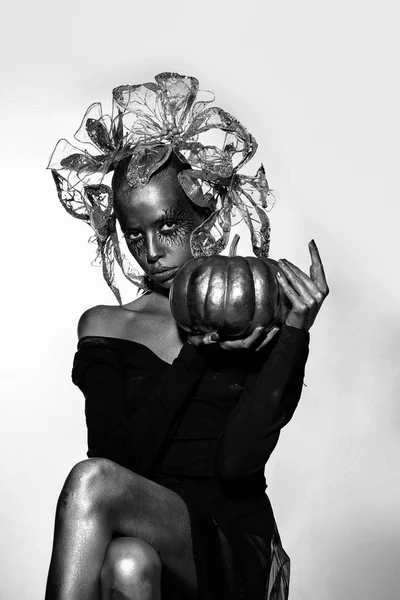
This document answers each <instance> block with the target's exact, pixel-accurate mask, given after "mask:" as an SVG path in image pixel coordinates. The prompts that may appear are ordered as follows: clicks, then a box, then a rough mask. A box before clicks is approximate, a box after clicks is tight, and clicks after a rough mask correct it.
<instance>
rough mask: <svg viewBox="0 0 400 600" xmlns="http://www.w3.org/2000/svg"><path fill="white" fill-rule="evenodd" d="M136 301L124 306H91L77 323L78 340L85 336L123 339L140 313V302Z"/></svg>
mask: <svg viewBox="0 0 400 600" xmlns="http://www.w3.org/2000/svg"><path fill="white" fill-rule="evenodd" d="M139 300H140V299H138V300H137V301H135V302H131V303H130V304H129V308H126V307H124V306H107V305H105V304H99V305H98V306H92V308H89V309H88V310H85V312H84V313H83V314H82V315H81V317H80V319H79V321H78V339H81V338H82V337H85V336H92V335H93V336H102V337H116V338H118V337H125V331H126V329H127V328H129V329H130V330H131V329H132V328H133V327H134V323H135V320H136V319H137V316H138V314H139V313H140V312H141V308H142V307H141V304H142V303H141V302H140V301H139Z"/></svg>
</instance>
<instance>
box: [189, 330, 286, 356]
mask: <svg viewBox="0 0 400 600" xmlns="http://www.w3.org/2000/svg"><path fill="white" fill-rule="evenodd" d="M278 331H279V329H278V328H277V327H274V328H273V329H272V330H271V331H268V332H267V331H266V329H265V327H262V326H259V327H256V328H255V329H254V331H252V333H251V334H250V335H249V336H247V337H246V338H240V339H237V340H222V341H220V338H219V335H218V333H217V332H216V331H215V332H211V333H206V334H204V335H192V336H189V337H188V342H189V343H190V344H193V345H194V346H198V347H200V346H209V345H213V346H215V347H218V348H221V349H222V350H228V351H231V352H238V351H239V350H248V351H249V350H261V348H264V346H266V345H267V344H268V343H269V342H270V341H271V340H272V338H273V337H274V336H275V335H276V333H277V332H278Z"/></svg>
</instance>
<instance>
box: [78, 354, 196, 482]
mask: <svg viewBox="0 0 400 600" xmlns="http://www.w3.org/2000/svg"><path fill="white" fill-rule="evenodd" d="M204 368H205V360H204V358H203V356H202V355H201V354H200V353H199V352H198V351H197V350H196V348H195V347H194V346H193V345H191V344H189V343H185V344H184V345H183V347H182V349H181V351H180V353H179V355H178V356H177V358H176V359H175V360H174V362H173V363H172V366H171V367H170V368H169V369H168V371H167V372H166V373H165V374H164V375H163V376H161V377H160V375H159V374H158V373H157V371H156V372H155V382H156V383H155V387H154V390H153V392H152V393H150V394H149V397H148V398H147V400H146V401H145V402H144V403H141V404H140V405H139V406H138V408H137V410H136V411H135V412H134V413H133V414H130V416H129V417H128V416H127V415H126V414H125V410H126V409H125V394H126V390H125V377H124V370H123V367H122V366H121V361H120V350H118V349H115V348H112V349H110V348H109V349H107V348H94V347H90V346H89V347H85V346H82V347H81V348H80V349H79V350H78V352H77V353H76V354H75V359H74V366H73V369H72V381H73V382H74V383H75V384H76V385H77V386H78V387H79V388H80V390H82V392H83V394H84V396H85V413H86V423H87V428H88V447H89V450H88V452H87V456H88V457H89V458H93V457H103V458H108V459H110V460H113V461H115V462H117V463H118V464H120V465H122V466H126V467H128V468H130V469H131V470H134V471H135V472H137V473H139V474H144V473H146V472H147V471H148V470H149V469H150V468H151V467H152V465H153V464H154V463H155V461H156V460H157V458H158V456H159V453H161V452H162V450H163V448H164V447H165V446H166V445H167V444H168V442H169V441H170V439H171V437H172V436H173V434H174V432H175V429H176V427H177V425H178V424H179V420H180V417H181V415H182V413H183V411H184V408H185V404H186V401H187V400H189V399H190V398H191V396H192V393H193V392H194V390H195V388H196V386H197V384H198V382H199V381H200V379H201V377H202V375H203V372H204ZM157 377H158V382H157Z"/></svg>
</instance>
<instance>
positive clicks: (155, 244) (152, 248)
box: [146, 235, 165, 263]
mask: <svg viewBox="0 0 400 600" xmlns="http://www.w3.org/2000/svg"><path fill="white" fill-rule="evenodd" d="M146 245H147V253H146V254H147V261H148V262H149V263H155V262H157V261H158V260H159V259H160V258H162V257H163V256H164V254H165V248H164V247H163V245H162V244H161V243H160V240H158V239H157V238H156V236H154V235H149V236H148V238H147V244H146Z"/></svg>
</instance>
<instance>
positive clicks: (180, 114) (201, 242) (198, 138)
mask: <svg viewBox="0 0 400 600" xmlns="http://www.w3.org/2000/svg"><path fill="white" fill-rule="evenodd" d="M213 101H214V95H213V94H212V93H211V92H205V91H200V90H199V82H198V80H197V79H196V78H195V77H187V76H184V75H179V74H177V73H170V72H166V73H160V74H158V75H156V77H155V83H154V82H148V83H144V84H140V85H121V86H119V87H116V88H115V89H114V90H113V106H112V115H111V116H109V115H104V114H103V111H102V106H101V104H100V103H98V102H96V103H94V104H91V105H90V106H89V108H88V109H87V111H86V113H85V115H84V117H83V120H82V123H81V124H80V126H79V128H78V130H77V132H76V133H75V135H74V138H75V140H76V141H77V142H79V143H80V144H81V145H82V148H80V147H78V146H75V145H72V144H71V143H69V142H68V141H67V140H65V139H61V140H59V142H58V143H57V145H56V147H55V149H54V151H53V153H52V155H51V158H50V160H49V164H48V166H47V168H48V169H51V171H52V175H53V177H54V180H55V184H56V188H57V193H58V197H59V200H60V202H61V204H62V205H63V206H64V208H65V210H66V211H67V212H68V213H69V214H70V215H72V216H74V217H76V218H78V219H81V220H83V221H86V222H87V223H88V224H89V225H90V226H91V228H92V229H93V231H94V235H93V236H92V237H91V238H90V239H89V241H90V242H96V243H97V253H96V258H95V260H94V264H99V265H101V266H102V268H103V275H104V278H105V280H106V282H107V284H108V285H109V286H110V288H111V289H112V291H113V293H114V295H115V297H116V298H117V300H118V302H119V303H120V304H121V296H120V293H119V290H118V286H117V284H116V281H115V263H117V264H118V266H119V267H120V269H121V270H122V272H123V274H124V275H125V277H126V278H127V279H128V280H129V281H131V282H132V283H134V284H135V285H137V286H138V287H139V288H141V289H147V287H146V277H145V276H143V275H140V274H139V273H138V272H137V271H136V270H135V269H134V268H133V267H132V266H131V264H130V261H129V260H128V259H127V258H126V257H125V255H124V254H123V253H122V251H121V248H120V243H119V239H118V234H117V228H116V218H115V214H114V211H113V197H112V196H113V194H112V189H111V187H110V185H107V183H105V181H106V178H107V176H108V174H109V173H111V172H112V171H113V170H114V169H115V167H116V165H117V164H118V163H119V162H120V161H121V160H122V159H124V158H126V157H128V156H130V157H131V158H130V161H129V165H128V170H127V181H128V184H129V185H130V186H131V187H138V186H144V185H146V184H147V183H148V181H149V179H150V178H151V176H152V175H153V173H155V171H157V170H158V169H159V168H160V167H161V166H162V165H163V164H164V163H165V162H166V161H167V160H168V158H169V157H170V155H171V153H172V152H174V153H175V155H176V156H177V157H178V158H179V159H180V160H181V161H183V162H186V163H188V164H189V165H190V168H189V169H185V170H184V171H182V172H180V173H179V175H178V179H179V182H180V185H181V186H182V188H183V190H184V192H185V193H186V195H187V196H188V198H189V199H190V200H191V201H192V202H194V203H195V204H197V205H198V206H202V207H205V206H208V207H210V208H211V209H212V214H211V215H210V216H209V217H208V219H206V220H205V221H204V222H203V223H202V224H201V225H200V226H199V227H197V228H196V229H195V230H194V231H193V232H192V235H191V240H190V244H191V251H192V254H193V256H194V257H199V256H209V255H211V254H218V253H220V252H222V251H223V250H224V249H225V247H226V246H227V244H228V240H229V236H230V231H231V227H232V226H233V225H236V224H237V223H239V222H240V221H242V220H244V221H245V223H246V225H247V227H248V228H249V230H250V235H251V242H252V247H253V251H254V254H255V255H256V256H258V257H261V256H265V257H266V256H268V252H269V239H270V222H269V218H268V216H267V214H266V213H267V211H269V210H270V209H271V208H272V206H273V195H272V193H271V190H270V188H269V186H268V182H267V179H266V175H265V171H264V167H263V166H262V165H261V166H260V167H259V169H258V170H257V172H256V174H255V175H254V176H253V177H251V176H247V175H243V174H241V173H238V171H239V169H241V168H242V167H243V166H244V165H245V164H246V163H247V162H248V161H249V160H250V159H251V158H252V157H253V156H254V154H255V152H256V150H257V142H256V140H255V139H254V137H253V136H252V135H251V134H250V133H249V132H248V131H247V129H246V128H245V127H243V125H242V124H241V123H240V122H239V121H238V120H237V119H235V117H233V116H232V115H230V114H229V113H227V112H226V111H224V110H223V109H222V108H218V107H216V106H209V105H210V104H211V103H212V102H213ZM236 216H238V217H239V220H238V221H237V222H235V223H232V217H236Z"/></svg>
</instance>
